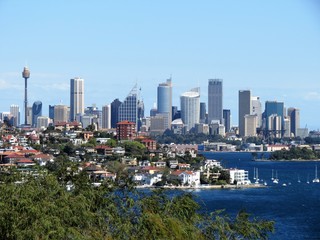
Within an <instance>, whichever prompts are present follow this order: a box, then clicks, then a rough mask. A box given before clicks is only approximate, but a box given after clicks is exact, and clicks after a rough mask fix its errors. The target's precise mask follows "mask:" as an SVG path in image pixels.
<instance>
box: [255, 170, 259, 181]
mask: <svg viewBox="0 0 320 240" xmlns="http://www.w3.org/2000/svg"><path fill="white" fill-rule="evenodd" d="M255 183H256V184H258V183H259V174H258V168H256V181H255Z"/></svg>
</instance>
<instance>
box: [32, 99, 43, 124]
mask: <svg viewBox="0 0 320 240" xmlns="http://www.w3.org/2000/svg"><path fill="white" fill-rule="evenodd" d="M40 116H42V102H41V101H35V102H34V103H33V104H32V126H33V127H36V126H37V118H38V117H40Z"/></svg>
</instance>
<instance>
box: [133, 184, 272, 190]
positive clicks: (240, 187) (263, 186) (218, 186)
mask: <svg viewBox="0 0 320 240" xmlns="http://www.w3.org/2000/svg"><path fill="white" fill-rule="evenodd" d="M265 187H267V186H265V185H263V184H249V185H232V184H227V185H199V186H162V187H157V186H149V185H138V186H136V188H164V189H182V190H184V189H194V190H197V189H243V188H265Z"/></svg>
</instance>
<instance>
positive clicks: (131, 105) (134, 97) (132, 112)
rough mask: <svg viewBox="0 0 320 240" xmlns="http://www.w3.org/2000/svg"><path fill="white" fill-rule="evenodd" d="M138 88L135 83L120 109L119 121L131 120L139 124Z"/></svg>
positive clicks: (136, 124)
mask: <svg viewBox="0 0 320 240" xmlns="http://www.w3.org/2000/svg"><path fill="white" fill-rule="evenodd" d="M138 102H139V101H138V89H137V85H135V86H134V87H133V88H132V89H131V91H130V93H129V94H128V96H127V97H126V98H125V100H124V101H123V102H122V103H121V104H120V106H119V110H118V122H122V121H129V122H133V123H135V126H136V127H137V126H138Z"/></svg>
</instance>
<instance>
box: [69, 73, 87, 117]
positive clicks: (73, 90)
mask: <svg viewBox="0 0 320 240" xmlns="http://www.w3.org/2000/svg"><path fill="white" fill-rule="evenodd" d="M83 113H84V80H83V79H82V78H73V79H70V121H74V120H75V119H76V115H77V114H83Z"/></svg>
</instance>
